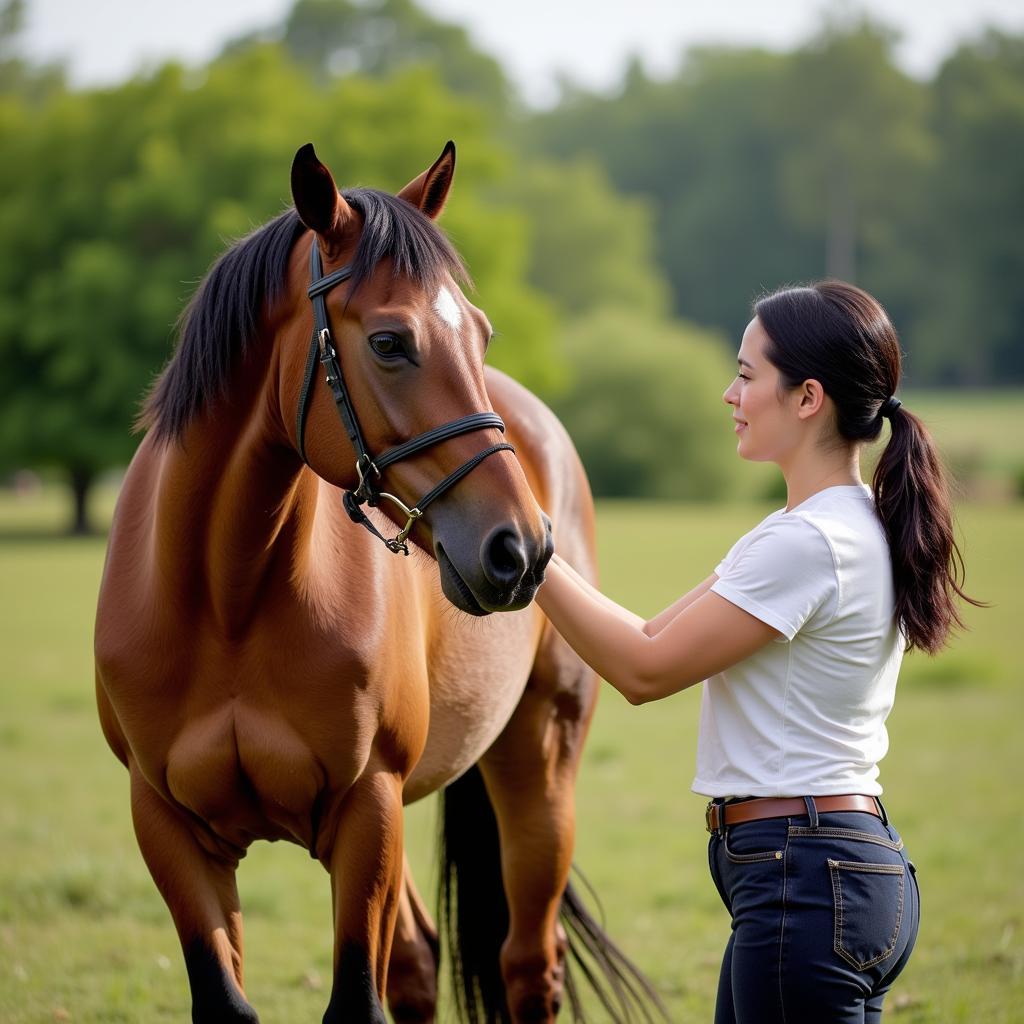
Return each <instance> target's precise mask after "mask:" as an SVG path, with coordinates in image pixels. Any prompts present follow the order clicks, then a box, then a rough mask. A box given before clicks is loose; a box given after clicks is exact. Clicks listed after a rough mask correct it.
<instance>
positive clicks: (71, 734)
mask: <svg viewBox="0 0 1024 1024" xmlns="http://www.w3.org/2000/svg"><path fill="white" fill-rule="evenodd" d="M101 497H102V496H101ZM102 500H103V501H105V500H106V499H102ZM101 504H102V501H101ZM58 508H59V504H58V503H57V502H56V501H55V500H54V499H52V498H51V497H50V496H48V495H44V496H43V499H42V501H41V502H32V503H29V504H20V505H17V504H15V503H13V500H12V499H10V498H9V497H0V535H2V536H3V537H5V538H6V539H4V540H2V541H0V588H2V589H0V650H2V651H3V653H4V659H3V669H2V672H3V677H2V683H0V693H2V695H3V696H2V700H3V714H2V717H0V778H2V779H3V786H4V789H3V793H4V796H3V800H2V801H0V1021H3V1022H9V1024H29V1022H32V1024H36V1022H40V1024H41V1022H50V1021H54V1020H72V1021H75V1022H122V1021H123V1022H134V1021H139V1022H156V1024H161V1022H170V1021H184V1020H187V1019H188V1006H189V999H188V992H187V986H186V983H185V977H184V970H183V966H182V962H181V958H180V954H179V951H178V948H177V940H176V937H175V934H174V931H173V929H172V927H171V924H170V920H169V918H168V916H167V912H166V910H165V908H164V906H163V903H162V902H161V900H160V898H159V896H158V895H157V893H156V891H155V889H154V888H153V886H152V883H151V882H150V880H149V877H148V874H147V872H146V870H145V867H144V865H143V864H142V861H141V858H140V856H139V854H138V851H137V848H136V845H135V840H134V837H133V835H132V829H131V823H130V816H129V810H128V799H127V779H126V775H125V772H124V770H123V768H122V767H121V766H120V764H119V763H118V762H117V761H115V759H114V758H113V756H112V755H111V754H110V753H109V751H108V750H107V749H106V746H105V744H104V742H103V739H102V737H101V735H100V732H99V728H98V725H97V722H96V716H95V711H94V707H93V698H92V666H91V630H92V615H93V606H94V599H95V593H96V588H97V583H98V578H99V573H100V569H101V565H102V559H103V541H102V539H99V538H91V539H85V540H58V539H52V538H50V539H47V538H45V537H29V538H24V539H16V538H15V534H16V531H17V530H19V529H21V528H24V527H25V526H26V525H34V526H35V527H37V528H40V529H41V528H42V527H43V526H45V525H46V524H47V523H50V524H52V523H54V522H57V521H59V515H57V512H56V510H57V509H58ZM764 512H765V508H764V507H754V506H742V505H741V506H724V507H709V508H692V507H680V506H671V505H648V504H626V503H621V504H620V503H615V504H611V503H605V504H603V505H602V506H601V507H600V544H601V553H602V557H601V560H602V566H603V576H604V580H603V582H604V586H605V588H606V589H607V591H608V592H609V593H611V594H612V595H613V596H615V597H617V598H619V599H620V600H622V601H624V602H625V603H627V604H630V605H631V606H632V607H634V608H635V609H636V610H637V611H639V612H641V613H650V612H653V611H654V610H656V609H658V608H660V607H661V606H663V605H664V604H667V603H668V602H669V601H670V600H672V599H673V598H674V597H675V596H677V595H678V594H679V593H680V592H681V591H683V590H685V589H686V588H688V587H689V586H690V585H692V584H693V583H694V582H695V581H697V580H698V579H701V578H702V577H703V576H704V575H706V574H707V572H708V571H710V570H711V569H712V568H713V567H714V565H715V563H716V562H717V560H718V559H719V558H720V557H721V555H722V554H723V553H724V551H725V550H726V549H727V548H728V546H729V545H730V544H731V543H732V541H733V540H735V539H736V537H738V536H739V535H740V533H742V532H743V531H744V530H746V529H748V528H750V527H751V526H752V525H753V524H754V523H755V522H756V521H757V519H758V518H759V517H760V516H761V515H762V514H764ZM47 517H49V518H47ZM961 525H962V533H963V539H964V544H965V554H966V557H967V562H968V568H969V577H968V579H969V584H970V587H971V589H972V591H973V592H975V593H977V594H978V595H979V596H981V597H984V598H987V599H988V600H990V601H992V602H993V603H994V607H993V608H991V609H987V610H977V609H969V610H968V618H969V622H970V624H971V626H972V629H971V631H970V632H969V633H968V634H966V635H965V636H963V637H962V638H961V639H960V640H959V641H958V642H957V643H956V645H955V646H954V647H953V649H952V650H951V651H950V652H948V653H947V654H944V655H943V656H942V657H941V658H939V659H937V660H935V661H934V662H928V661H926V660H924V659H920V658H918V657H917V656H914V657H912V658H910V659H908V662H907V667H906V671H905V673H904V678H903V680H902V682H901V686H900V694H899V699H898V700H897V704H896V709H895V711H894V712H893V715H892V717H891V719H890V726H891V728H890V733H891V737H892V750H891V753H890V755H889V756H888V757H887V758H886V760H885V762H884V763H883V775H882V779H883V783H884V784H885V785H886V787H887V804H888V806H889V809H890V811H891V812H892V814H893V817H894V819H895V820H896V822H897V823H898V826H899V827H900V829H901V831H902V832H903V834H904V837H905V839H906V841H907V844H908V847H909V850H910V853H911V856H912V857H913V859H914V861H915V863H916V864H917V865H918V868H919V877H920V881H921V886H922V890H923V895H924V921H923V925H922V931H921V936H920V939H919V943H918V949H917V952H916V954H915V956H914V959H913V960H912V961H911V964H910V966H909V967H908V969H907V971H906V972H905V973H904V975H903V976H902V978H901V979H900V980H899V981H898V982H897V984H896V986H895V987H894V989H893V992H892V995H891V997H890V1003H889V1005H890V1011H891V1014H892V1017H893V1018H894V1019H895V1020H897V1021H900V1022H908V1024H926V1022H927V1024H955V1022H964V1024H968V1022H969V1024H975V1022H984V1024H1001V1022H1017V1021H1024V1009H1022V1008H1021V1007H1022V1005H1024V977H1022V975H1024V938H1022V930H1024V881H1022V879H1021V874H1020V871H1019V868H1020V846H1021V838H1022V825H1021V822H1022V821H1024V798H1022V796H1021V793H1020V766H1021V754H1020V741H1019V738H1018V737H1019V729H1020V722H1021V721H1022V720H1024V689H1022V687H1021V685H1020V684H1021V669H1020V667H1019V659H1018V657H1017V646H1016V640H1017V631H1018V629H1019V618H1020V608H1021V601H1020V598H1019V596H1018V593H1017V588H1018V577H1019V563H1020V552H1021V551H1022V549H1024V506H1020V505H985V506H982V505H971V506H967V507H965V508H964V509H963V511H962V517H961ZM698 706H699V695H698V694H697V693H696V692H690V693H684V694H681V695H679V696H678V697H676V698H673V699H671V700H669V701H666V702H664V703H662V704H656V705H651V706H647V707H643V708H632V707H630V706H629V705H627V704H626V703H625V702H624V701H623V700H622V699H621V698H619V697H618V695H617V694H615V693H614V691H611V690H607V691H606V692H605V693H604V695H603V699H602V701H601V704H600V706H599V709H598V714H597V717H596V719H595V723H594V727H593V730H592V733H591V737H590V740H589V743H588V747H587V753H586V756H585V762H584V766H583V769H582V773H581V779H580V784H579V789H578V795H579V833H578V842H577V858H576V859H577V862H578V863H579V865H580V866H581V867H582V868H583V870H584V872H585V873H586V875H587V876H588V878H589V879H590V881H591V882H592V883H593V884H594V885H595V887H596V888H597V890H598V892H599V893H600V894H601V897H602V900H603V903H604V907H605V911H606V915H607V920H608V927H609V930H610V931H611V932H612V934H613V935H614V936H615V937H616V939H618V940H619V941H620V942H621V944H622V945H623V946H624V948H625V949H626V950H627V951H628V952H629V953H630V954H631V955H632V956H633V957H634V958H635V959H636V961H637V962H638V963H639V964H641V965H642V966H643V967H644V968H645V969H646V970H647V971H648V972H649V973H650V974H651V975H652V976H653V978H654V979H655V981H656V982H657V984H658V986H659V988H660V989H661V990H662V991H663V992H664V994H665V997H666V1000H667V1001H668V1004H669V1007H670V1009H671V1013H672V1020H673V1021H684V1022H685V1021H699V1022H704V1021H709V1020H710V1019H711V1015H712V1006H713V1000H714V990H715V982H716V977H717V971H718V963H719V957H720V955H721V951H722V948H723V946H724V943H725V939H726V936H727V932H728V921H727V917H726V914H725V911H724V909H723V908H722V907H721V905H720V903H719V901H718V897H717V895H716V894H715V891H714V887H713V886H712V884H711V882H710V880H709V878H708V877H707V861H706V836H705V834H704V833H703V824H702V806H703V801H702V800H701V798H699V797H697V796H696V795H694V794H692V793H690V791H689V783H690V779H691V777H692V767H693V760H694V744H695V736H696V726H697V713H698ZM432 826H433V808H432V806H431V805H430V804H429V803H428V804H424V805H423V806H421V807H416V808H414V809H412V812H411V813H410V824H409V834H410V847H411V856H412V859H413V862H414V865H415V870H416V874H417V877H418V879H419V881H420V887H421V889H423V890H424V891H427V890H429V888H430V885H431V879H432V875H433V869H432V866H431V861H430V855H429V847H430V832H431V829H432ZM239 878H240V887H241V892H242V898H243V903H244V905H245V908H246V945H247V988H248V990H249V994H250V997H251V999H252V1001H253V1003H254V1005H255V1006H256V1007H257V1008H258V1009H259V1011H260V1013H261V1019H262V1020H264V1021H265V1022H266V1024H274V1022H288V1024H291V1022H295V1021H303V1020H305V1021H316V1020H319V1019H320V1016H321V1015H322V1013H323V1009H324V1006H325V1005H326V1002H327V996H328V991H329V987H330V958H331V934H330V917H331V915H330V896H329V884H328V880H327V878H326V876H325V875H324V873H323V872H322V870H321V869H320V868H319V867H318V866H317V865H316V864H314V863H312V862H311V861H310V860H309V858H308V857H307V856H306V855H305V854H304V853H303V852H302V851H300V850H298V849H297V848H295V847H291V846H288V845H286V844H276V845H270V844H258V845H257V846H255V847H254V848H253V849H252V851H251V852H250V855H249V857H248V858H247V859H246V861H244V862H243V865H242V869H241V871H240V873H239ZM440 1019H441V1020H442V1021H445V1020H451V1019H452V1016H451V1013H450V1011H449V1010H446V1011H443V1012H442V1013H441V1015H440ZM598 1019H600V1018H598Z"/></svg>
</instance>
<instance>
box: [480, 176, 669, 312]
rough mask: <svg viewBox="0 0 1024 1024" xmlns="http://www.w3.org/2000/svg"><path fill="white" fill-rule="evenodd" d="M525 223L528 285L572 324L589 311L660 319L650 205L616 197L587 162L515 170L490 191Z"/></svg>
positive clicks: (662, 282)
mask: <svg viewBox="0 0 1024 1024" xmlns="http://www.w3.org/2000/svg"><path fill="white" fill-rule="evenodd" d="M497 198H498V200H499V201H500V202H501V204H502V205H503V206H508V207H511V208H514V209H516V210H519V211H520V212H521V214H522V216H523V217H524V218H525V219H526V220H527V222H528V224H529V229H530V230H529V267H528V279H529V281H530V283H531V284H532V285H533V286H534V287H535V288H537V289H538V290H540V291H542V292H544V293H545V294H547V295H548V296H549V297H550V298H551V299H552V301H554V302H555V303H556V305H557V306H558V309H559V311H560V312H561V313H563V314H564V315H566V316H569V317H573V316H579V315H580V314H582V313H584V312H586V311H588V310H590V309H593V308H595V307H596V306H609V305H612V306H622V307H624V308H632V309H634V310H636V312H637V313H638V314H647V315H662V314H664V313H666V312H667V310H668V305H669V286H668V281H667V280H666V279H665V275H664V273H663V272H662V270H661V268H660V267H659V266H658V263H657V260H656V259H655V256H654V249H655V242H654V216H653V210H652V208H651V204H650V202H649V201H647V200H644V199H639V198H630V197H626V196H622V195H619V194H617V193H616V192H615V190H614V188H613V187H612V185H611V183H610V182H609V180H608V176H607V175H606V174H605V173H604V170H603V169H602V168H601V166H600V165H599V164H597V163H595V162H594V161H593V160H584V159H576V160H572V161H565V162H561V163H555V162H553V161H545V160H534V161H531V162H529V163H525V164H524V163H522V162H520V163H518V166H517V170H516V172H515V173H514V174H510V175H507V176H506V179H505V182H504V183H503V184H502V185H501V186H499V188H498V189H497Z"/></svg>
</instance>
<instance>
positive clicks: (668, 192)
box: [0, 0, 1024, 525]
mask: <svg viewBox="0 0 1024 1024" xmlns="http://www.w3.org/2000/svg"><path fill="white" fill-rule="evenodd" d="M24 7H25V5H24V2H22V0H7V2H5V3H3V4H2V6H0V151H2V153H3V160H2V161H0V368H2V373H0V472H8V471H10V470H12V469H14V468H16V467H19V466H26V465H37V466H51V467H60V468H61V469H63V470H65V471H66V472H67V473H68V474H69V478H70V480H71V481H72V484H73V487H74V491H75V493H76V495H77V505H76V507H77V509H78V513H77V519H78V523H79V525H82V523H83V521H84V520H83V517H84V507H85V506H84V500H85V495H86V493H87V491H88V488H89V486H90V484H91V483H92V481H93V480H94V479H95V478H96V476H97V474H99V473H100V472H101V471H103V470H104V469H106V468H108V467H112V466H117V465H123V464H124V463H125V462H126V461H127V460H128V458H129V457H130V455H131V451H132V449H133V447H134V445H135V443H136V441H137V438H136V437H134V436H133V435H132V434H131V433H130V428H131V424H132V421H133V418H134V415H135V412H136V411H137V408H138V401H139V398H140V396H141V394H142V393H143V392H144V390H145V389H146V387H147V386H148V384H149V383H150V382H151V381H152V379H153V377H154V375H155V374H156V372H158V371H159V369H160V367H161V366H162V365H163V363H164V362H165V361H166V359H167V357H168V355H169V352H170V350H171V347H172V344H173V338H174V322H175V319H176V317H177V315H178V313H179V312H180V310H181V308H182V306H183V304H184V302H185V300H186V299H187V297H188V295H189V293H190V291H191V290H192V288H193V287H194V286H195V283H196V282H197V281H198V279H199V278H200V277H201V275H202V273H203V272H204V270H205V268H206V267H207V266H208V265H209V264H210V262H211V260H212V259H213V258H214V257H215V256H216V255H217V254H218V253H219V252H220V251H222V250H223V248H224V247H225V246H226V245H227V244H228V243H229V242H230V241H231V240H232V239H234V238H237V237H239V236H240V235H243V234H245V233H247V232H248V231H250V230H251V229H252V228H253V227H255V226H256V225H258V224H259V223H261V222H262V221H264V220H266V219H267V218H269V217H270V216H272V215H274V214H275V213H277V212H279V211H280V209H281V208H282V207H283V206H284V205H285V204H286V203H287V202H288V196H289V194H288V169H289V166H290V161H291V158H292V155H293V154H294V152H295V150H296V149H297V148H298V147H299V146H300V145H302V144H303V143H305V142H307V141H313V142H314V143H315V144H316V146H317V150H318V152H319V154H320V155H321V157H322V158H323V159H325V161H326V162H327V163H328V164H330V166H331V167H332V169H333V170H334V173H335V177H336V178H337V180H338V182H339V184H340V185H341V186H342V187H346V186H349V185H356V184H364V185H373V186H377V187H381V188H388V189H392V190H397V189H398V188H400V187H401V186H402V185H403V184H404V183H405V182H406V181H407V180H409V179H410V178H412V177H413V176H415V175H416V174H417V173H419V171H420V170H422V169H423V168H424V167H425V166H427V165H428V164H429V163H430V162H431V161H432V160H433V159H434V157H436V155H437V153H438V152H439V151H440V149H441V147H442V145H443V143H444V142H445V140H446V139H448V138H453V139H455V140H456V143H457V146H458V172H457V176H456V187H455V189H454V190H453V195H452V199H451V201H450V203H449V207H448V209H447V210H446V212H445V217H444V222H443V223H444V226H445V228H446V229H447V231H448V232H449V234H450V235H451V237H452V238H453V240H454V241H455V243H456V244H457V246H458V247H459V249H460V250H461V252H462V253H463V255H464V256H465V258H466V260H467V262H468V264H469V267H470V270H471V272H472V274H473V278H474V280H475V284H476V295H475V300H476V301H477V302H478V303H479V304H480V305H482V306H483V307H484V308H485V309H486V310H487V312H488V314H489V316H490V318H491V320H492V322H493V323H494V324H495V326H496V328H497V330H498V332H499V340H498V342H497V344H495V345H493V346H492V359H493V362H494V363H496V364H497V365H499V366H501V367H503V368H504V369H507V370H508V371H509V372H511V373H513V374H514V375H516V376H517V377H519V378H520V379H521V380H523V381H524V382H525V383H527V384H528V385H529V386H531V387H533V388H534V389H535V390H537V391H538V392H539V393H540V394H541V395H542V396H543V397H545V398H546V399H547V400H548V401H549V402H550V403H551V404H552V405H553V406H554V407H555V408H556V410H557V411H558V412H559V413H560V414H561V415H562V418H563V420H564V421H565V423H566V425H567V426H568V428H569V430H570V432H571V433H572V435H573V437H574V439H575V440H576V442H577V445H578V446H579V448H580V450H581V453H582V454H583V457H584V460H585V462H586V463H587V467H588V470H589V472H590V476H591V480H592V483H593V485H594V488H595V491H597V492H598V493H599V494H606V495H653V496H666V497H678V498H703V499H710V498H718V497H721V496H723V495H726V494H729V493H730V492H732V491H734V490H735V488H736V486H737V483H736V477H737V474H738V473H740V470H739V466H738V464H737V460H736V459H735V458H734V457H732V456H731V451H732V448H733V440H732V436H731V434H730V432H729V430H728V425H727V423H726V422H725V419H724V416H723V414H722V412H721V411H720V406H719V396H720V394H721V392H722V390H723V389H724V387H725V386H726V384H727V383H728V380H729V378H730V377H731V375H732V372H733V371H732V365H733V361H734V354H735V349H736V348H737V346H738V343H739V336H740V334H741V332H742V329H743V326H744V325H745V323H746V322H747V319H748V318H749V315H750V314H749V310H750V303H751V300H752V299H753V298H754V297H755V296H756V295H757V294H758V293H759V292H761V291H762V290H764V289H768V288H772V287H775V286H778V285H780V284H784V283H791V282H797V281H806V280H812V279H816V278H820V277H822V276H826V275H834V276H839V277H843V278H846V279H849V280H854V281H856V282H857V283H859V284H861V285H863V286H865V287H867V288H868V289H869V290H871V291H873V292H875V293H876V294H877V295H878V296H879V297H880V298H881V299H882V300H883V302H884V303H885V304H886V305H887V307H888V308H889V310H890V313H891V314H892V316H893V318H894V319H895V321H896V323H897V325H898V327H899V328H900V330H901V334H902V338H903V342H904V347H905V349H906V351H907V353H908V361H907V374H908V377H907V379H908V383H910V384H912V385H913V386H915V387H923V386H944V387H949V386H954V387H955V386H973V387H978V386H982V387H985V386H995V385H1000V386H1002V385H1007V384H1020V383H1021V382H1022V381H1024V343H1022V342H1024V327H1022V324H1024V289H1022V287H1021V281H1022V280H1024V38H1022V37H1009V36H1006V35H1001V34H998V33H995V32H984V33H981V34H979V35H978V36H977V37H975V38H973V39H969V40H965V41H964V42H963V43H962V44H961V45H960V46H959V48H957V49H956V50H955V52H953V53H951V54H950V55H949V56H948V58H947V59H946V60H945V62H944V63H943V64H942V66H941V67H940V68H939V69H938V71H937V73H936V74H935V76H934V77H933V78H932V79H931V80H929V81H919V80H916V79H913V78H911V77H908V75H906V74H905V73H904V72H903V71H901V70H900V69H899V68H898V66H897V65H896V63H895V61H894V58H893V46H894V39H893V37H892V35H891V33H890V32H889V30H888V29H886V28H885V27H884V26H880V25H877V24H875V23H872V22H870V21H868V20H866V19H865V18H864V17H862V16H861V15H857V14H851V13H849V12H847V13H845V14H843V15H842V16H839V15H836V16H828V17H826V18H825V20H824V21H823V22H822V23H821V24H820V25H819V26H817V28H816V29H814V32H813V34H812V35H811V36H810V37H809V38H808V39H807V41H806V42H805V43H804V44H802V45H801V46H799V47H798V48H797V49H795V50H793V51H792V52H789V53H769V52H766V51H762V50H752V49H724V48H717V49H700V50H695V51H690V52H689V53H687V54H684V55H683V56H682V57H681V59H680V63H679V68H678V70H677V72H676V73H675V74H674V75H673V76H672V77H671V78H669V79H667V80H666V79H658V80H655V79H652V78H650V77H648V76H647V74H646V73H645V72H644V70H643V69H642V68H641V67H640V66H639V65H638V64H634V65H633V66H631V67H630V68H629V69H628V71H627V73H626V75H625V77H624V80H623V82H622V85H621V88H619V89H618V90H616V91H615V93H614V94H611V95H605V94H601V95H598V94H592V93H588V92H585V91H582V90H579V89H577V88H574V87H572V86H571V85H569V84H566V85H565V86H564V88H563V94H562V98H561V100H560V102H559V103H558V104H557V105H556V106H555V107H554V108H552V109H550V110H546V111H541V112H538V111H532V110H529V109H527V108H526V107H525V106H524V105H523V103H522V102H521V101H520V99H519V98H518V97H517V96H516V94H515V91H514V89H513V87H512V85H511V84H510V81H509V79H508V78H507V76H506V74H505V72H504V70H503V69H502V67H501V65H500V64H499V63H498V62H497V61H496V60H495V59H494V58H492V57H490V56H488V55H487V54H485V53H483V52H481V51H479V50H478V49H477V48H476V47H475V46H474V45H473V44H472V42H471V40H470V39H469V37H468V36H467V34H466V32H465V31H464V30H463V29H461V28H460V27H458V26H455V25H450V24H447V23H445V22H443V21H440V20H438V19H436V18H435V17H433V16H432V15H429V14H427V13H426V12H424V11H423V10H421V9H419V8H418V7H417V6H416V5H415V4H414V3H413V2H412V0H370V2H361V3H356V2H353V0H298V2H297V3H296V4H295V5H294V7H293V8H292V9H291V11H290V12H289V13H288V15H287V16H286V18H285V19H284V21H283V22H282V23H281V24H278V25H269V26H266V28H265V29H264V30H262V31H259V32H255V33H252V34H250V35H248V36H246V37H244V38H240V39H237V40H235V41H233V42H232V43H230V44H229V45H228V46H226V47H225V48H224V51H223V52H222V53H221V55H220V56H218V57H217V58H216V59H215V60H213V61H212V62H211V63H210V64H209V65H208V66H206V67H202V68H185V67H182V66H179V65H176V64H167V65H165V66H162V67H157V68H154V69H151V70H149V71H146V72H144V73H139V74H138V75H136V76H135V77H133V78H131V79H130V80H128V81H126V82H124V83H123V84H120V85H118V86H116V87H108V88H99V89H96V88H93V89H75V88H72V87H71V86H70V85H69V84H68V82H67V80H66V78H65V75H64V72H63V70H62V68H60V67H59V66H47V67H40V66H36V65H33V64H31V63H30V62H28V61H26V59H25V58H24V57H23V56H22V55H21V52H20V50H19V46H18V43H19V32H20V29H21V26H22V24H23V20H24V14H25V10H24ZM749 479H750V478H749V477H748V480H749ZM756 479H758V480H760V481H762V482H763V481H764V479H765V478H764V477H759V478H756Z"/></svg>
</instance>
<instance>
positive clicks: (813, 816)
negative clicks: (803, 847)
mask: <svg viewBox="0 0 1024 1024" xmlns="http://www.w3.org/2000/svg"><path fill="white" fill-rule="evenodd" d="M804 804H805V805H806V806H807V817H808V818H810V826H811V828H813V829H816V828H817V827H818V805H817V804H816V803H815V802H814V797H813V796H805V797H804Z"/></svg>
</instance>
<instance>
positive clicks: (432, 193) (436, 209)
mask: <svg viewBox="0 0 1024 1024" xmlns="http://www.w3.org/2000/svg"><path fill="white" fill-rule="evenodd" d="M454 177H455V143H454V142H452V141H451V139H449V140H448V141H447V142H446V143H445V145H444V149H443V150H442V151H441V155H440V156H439V157H438V158H437V159H436V160H435V161H434V164H433V166H432V167H431V168H430V169H429V170H426V171H424V172H423V173H422V174H421V175H420V176H419V177H418V178H413V180H412V181H410V182H409V184H408V185H406V186H405V188H403V189H402V191H401V192H399V193H398V198H399V199H404V200H405V201H406V202H407V203H412V205H413V206H416V207H418V208H419V209H421V210H422V211H423V212H424V213H425V214H426V215H427V216H428V217H429V218H430V219H431V220H436V219H437V218H438V216H439V215H440V213H441V211H442V210H443V209H444V204H445V200H446V199H447V198H448V190H449V189H450V188H451V187H452V178H454Z"/></svg>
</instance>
